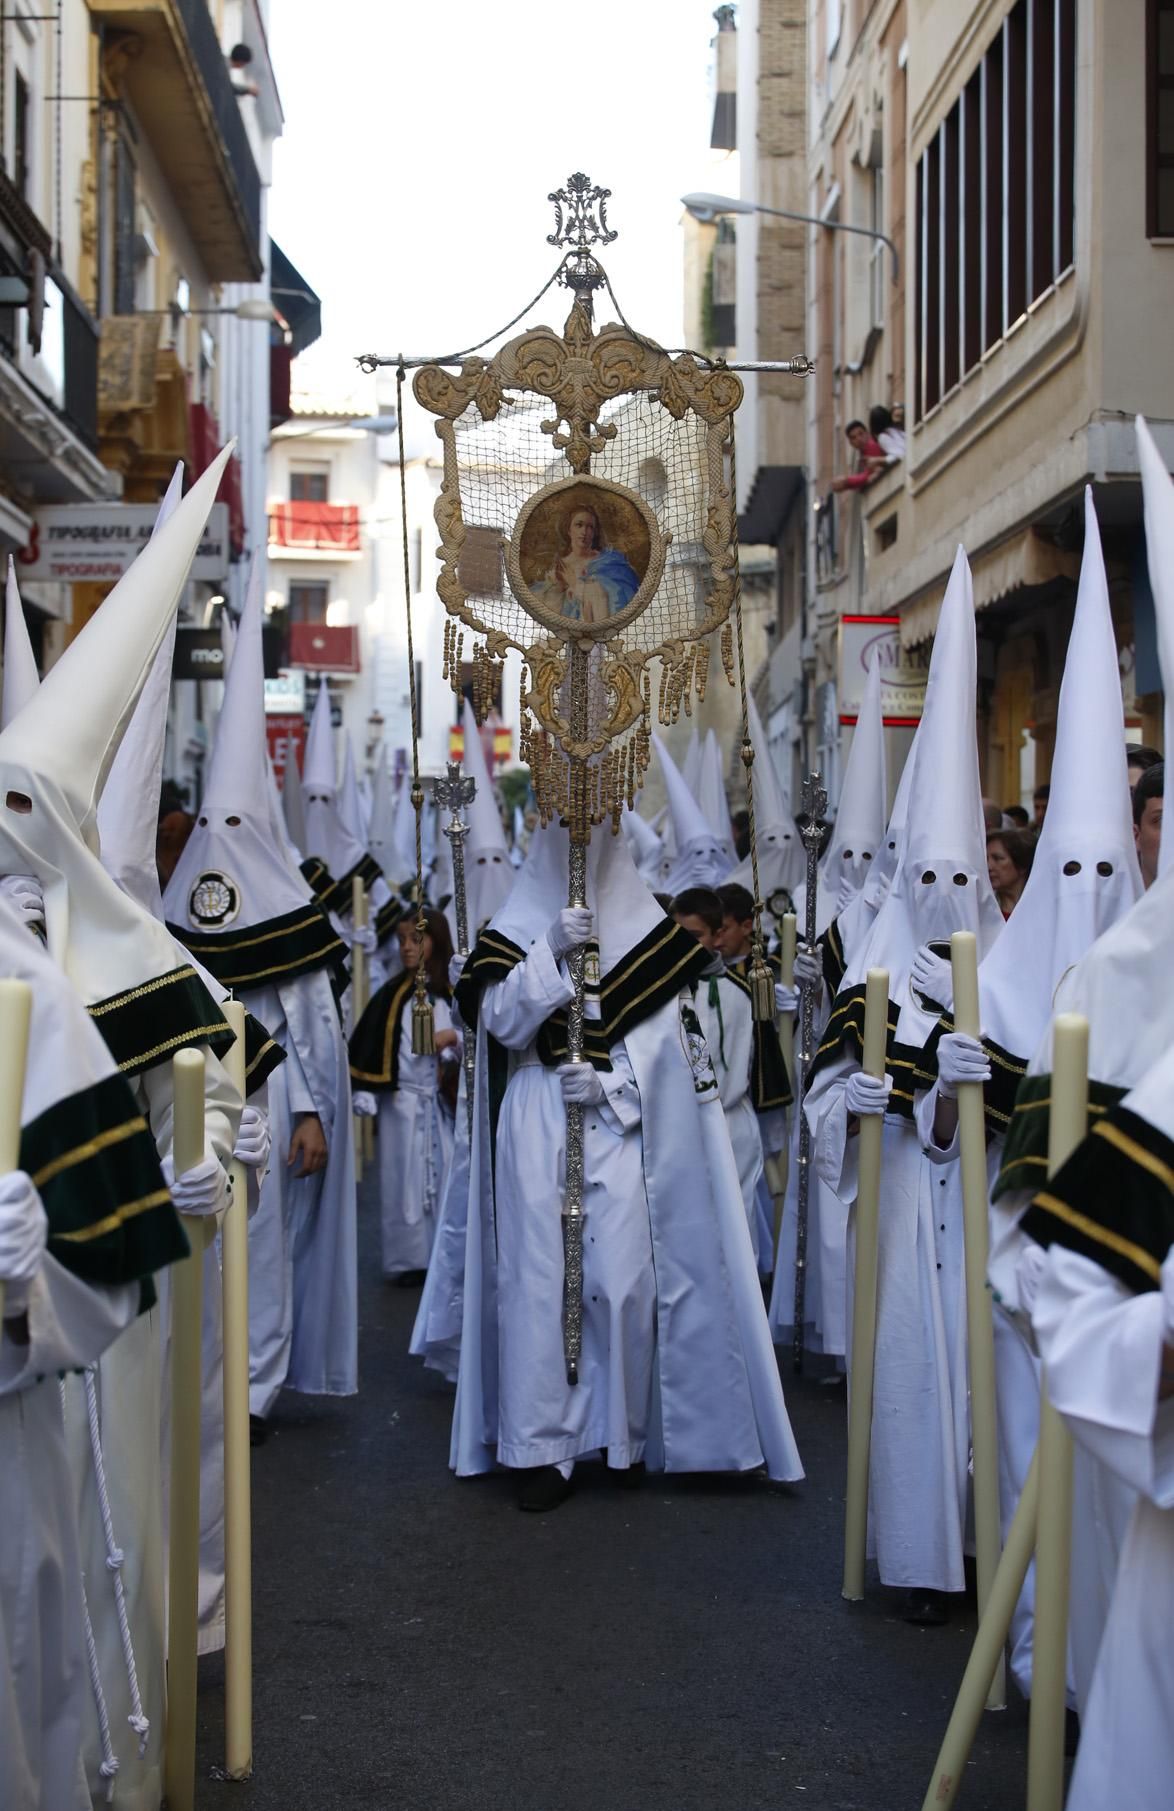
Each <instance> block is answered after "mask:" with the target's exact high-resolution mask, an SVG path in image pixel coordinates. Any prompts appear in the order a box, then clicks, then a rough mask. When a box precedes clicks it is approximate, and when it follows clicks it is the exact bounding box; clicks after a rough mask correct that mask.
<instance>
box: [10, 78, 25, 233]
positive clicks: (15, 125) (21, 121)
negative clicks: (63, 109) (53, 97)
mask: <svg viewBox="0 0 1174 1811" xmlns="http://www.w3.org/2000/svg"><path fill="white" fill-rule="evenodd" d="M12 139H13V149H12V179H13V182H14V183H15V185H16V188H17V192H18V193H19V194H21V195H23V196H24V198H25V200H26V201H27V200H28V194H29V85H28V83H27V82H26V81H25V79H24V77H23V76H22V75H21V73H20V71H19V69H18V70H17V71H16V75H15V78H14V82H13V90H12Z"/></svg>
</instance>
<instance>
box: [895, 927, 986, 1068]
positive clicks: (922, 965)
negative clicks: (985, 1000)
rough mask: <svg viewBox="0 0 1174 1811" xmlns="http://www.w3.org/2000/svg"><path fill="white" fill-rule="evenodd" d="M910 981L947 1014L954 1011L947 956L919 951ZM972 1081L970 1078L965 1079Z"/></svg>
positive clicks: (951, 975)
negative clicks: (943, 1008)
mask: <svg viewBox="0 0 1174 1811" xmlns="http://www.w3.org/2000/svg"><path fill="white" fill-rule="evenodd" d="M909 979H910V981H911V982H912V983H913V986H914V987H915V988H916V989H917V991H918V993H919V994H924V995H925V997H926V999H927V1000H932V1001H933V1002H934V1004H935V1005H936V1006H944V1007H945V1009H946V1011H947V1012H952V1011H953V1009H954V970H953V968H952V967H951V965H950V963H949V962H948V961H947V959H946V957H945V956H935V955H934V953H933V951H932V950H931V949H928V948H925V949H919V950H918V952H917V954H916V955H915V956H914V958H913V966H912V968H911V969H910V970H909ZM964 1079H965V1080H966V1081H970V1080H971V1079H972V1078H971V1077H970V1076H966V1077H964Z"/></svg>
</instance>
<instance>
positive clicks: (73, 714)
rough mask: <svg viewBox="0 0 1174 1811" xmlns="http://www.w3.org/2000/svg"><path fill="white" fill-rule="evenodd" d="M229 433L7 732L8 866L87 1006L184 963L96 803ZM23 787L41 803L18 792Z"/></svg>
mask: <svg viewBox="0 0 1174 1811" xmlns="http://www.w3.org/2000/svg"><path fill="white" fill-rule="evenodd" d="M231 452H232V444H231V443H230V444H229V446H227V447H226V448H225V449H224V451H223V452H222V453H221V454H220V455H219V457H218V458H217V459H215V460H214V461H213V463H212V464H211V465H210V466H209V468H208V470H207V471H206V472H205V473H204V474H203V475H202V477H200V478H199V479H198V480H197V482H196V483H195V484H194V485H193V487H192V489H191V491H190V492H189V493H188V495H187V496H186V497H185V498H184V499H183V501H182V502H181V503H180V505H179V507H178V508H177V509H176V511H175V514H174V515H173V516H172V518H171V520H170V521H169V522H168V523H166V524H165V526H164V527H163V528H161V529H160V530H159V532H158V533H157V534H156V535H155V536H154V538H153V539H152V540H151V541H150V542H148V544H147V546H146V547H145V548H144V549H143V551H142V553H140V554H139V556H138V558H137V559H136V560H135V562H134V564H133V565H132V566H131V567H130V569H129V571H127V572H126V573H125V574H124V575H123V577H122V578H121V579H120V580H119V582H118V584H117V585H116V586H115V587H114V590H113V591H112V592H111V593H110V595H109V597H107V598H106V600H105V602H104V603H103V605H102V607H101V609H100V610H98V611H96V612H95V614H94V615H93V616H92V617H91V619H90V621H89V622H88V623H87V624H86V625H85V628H84V629H83V630H82V631H81V633H80V634H79V635H78V636H77V637H76V639H75V640H74V641H73V642H71V643H70V645H69V647H68V648H66V650H65V652H64V653H63V654H62V656H61V658H60V660H58V661H57V663H56V664H55V665H54V666H53V667H52V668H50V670H49V672H48V673H47V674H46V675H45V678H44V680H43V681H42V683H41V687H40V690H39V691H38V692H37V694H36V696H35V697H34V698H32V699H31V700H30V701H29V703H28V704H27V705H26V706H25V708H24V710H22V711H21V713H20V715H19V717H17V718H16V719H15V720H14V721H13V722H12V723H11V724H9V726H8V727H7V729H5V730H4V731H3V732H0V873H5V874H32V875H35V876H36V877H37V878H38V879H39V880H40V882H41V886H42V889H43V892H44V896H45V918H46V928H47V936H48V947H49V953H50V955H52V956H53V958H54V960H55V961H57V962H58V963H59V965H60V966H61V967H62V968H64V969H65V971H66V973H67V974H68V975H69V977H70V979H71V980H72V981H73V983H74V985H75V987H76V988H77V989H78V992H79V993H80V994H81V996H82V999H83V1000H85V1001H86V1003H87V1004H93V1003H94V1002H96V1001H99V1000H105V999H109V998H111V997H112V996H114V995H116V994H120V993H122V992H124V991H127V990H129V989H131V988H133V987H135V986H138V985H140V984H142V983H144V982H145V981H147V980H149V979H153V978H156V977H158V976H161V975H162V974H164V973H166V972H168V971H171V970H174V969H175V968H176V967H177V966H178V964H179V953H178V951H177V949H176V946H175V943H174V941H173V939H172V938H171V937H170V936H169V934H168V933H167V931H166V929H165V928H164V926H163V925H161V924H159V923H157V921H156V920H155V919H153V918H152V917H151V915H150V913H149V912H147V911H146V910H145V909H144V908H143V907H142V906H140V905H139V904H137V903H136V902H135V901H133V900H131V899H130V898H129V897H128V896H127V895H126V894H124V893H122V892H121V891H120V890H119V888H118V887H117V886H116V885H115V883H114V882H113V881H112V880H111V879H110V877H109V875H108V874H107V873H106V872H105V870H104V869H103V867H102V864H101V862H100V861H99V860H98V856H97V849H98V832H97V822H96V813H97V802H98V798H99V797H100V795H101V792H102V788H103V785H104V784H105V781H106V777H107V775H108V774H109V771H110V768H111V765H112V763H113V761H114V757H115V755H116V754H117V752H118V747H119V744H120V742H121V740H122V737H123V734H124V733H125V730H126V727H127V725H128V723H129V722H130V720H131V717H132V716H133V714H134V710H135V706H136V704H137V703H138V699H139V694H140V692H141V691H142V688H143V685H144V684H145V682H146V679H147V675H148V674H149V672H150V670H151V667H152V665H153V663H154V660H155V655H156V653H157V651H158V648H159V644H160V642H161V641H162V639H163V636H164V634H165V632H166V630H167V629H168V627H169V625H170V623H171V620H172V618H173V616H174V614H175V611H176V609H177V607H178V604H179V600H180V597H181V595H182V593H183V589H184V586H185V585H186V583H187V579H188V574H189V572H190V570H191V563H192V560H193V558H194V557H195V553H196V550H197V548H198V547H199V544H200V538H201V536H202V534H203V532H204V528H205V525H206V523H207V520H208V514H209V511H210V510H211V507H212V503H213V501H214V499H215V496H216V492H217V489H218V487H219V484H220V480H221V477H222V475H223V472H224V467H225V465H226V463H227V461H228V458H229V456H230V454H231ZM10 795H17V796H19V795H24V796H25V797H26V798H27V799H28V800H29V801H30V804H31V809H30V810H27V811H26V810H23V809H19V808H17V807H15V806H13V805H10V804H9V803H8V802H7V801H8V798H9V796H10Z"/></svg>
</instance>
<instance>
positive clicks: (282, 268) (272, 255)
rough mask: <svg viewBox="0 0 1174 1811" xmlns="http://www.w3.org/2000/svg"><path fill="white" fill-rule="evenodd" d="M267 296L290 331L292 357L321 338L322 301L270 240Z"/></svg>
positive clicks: (275, 242) (278, 246)
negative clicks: (268, 295) (270, 298)
mask: <svg viewBox="0 0 1174 1811" xmlns="http://www.w3.org/2000/svg"><path fill="white" fill-rule="evenodd" d="M269 294H270V296H271V297H272V300H273V306H274V307H275V308H276V309H277V312H278V313H279V314H280V316H281V318H282V320H283V321H284V322H285V324H286V326H287V327H288V328H289V331H290V351H291V352H292V353H293V354H294V355H295V357H296V355H297V354H298V353H299V352H304V351H305V350H306V347H307V346H312V345H313V344H314V341H315V340H316V339H320V338H321V337H322V302H321V300H320V298H319V297H318V296H317V295H316V294H315V292H314V290H312V289H311V288H310V285H309V284H308V283H307V281H306V279H305V277H303V275H302V273H301V271H300V270H299V269H298V268H297V266H296V265H295V264H291V263H290V261H289V259H288V258H287V257H286V255H285V253H284V252H283V251H282V249H281V247H280V245H278V243H277V241H276V239H270V241H269Z"/></svg>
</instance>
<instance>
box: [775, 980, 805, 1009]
mask: <svg viewBox="0 0 1174 1811" xmlns="http://www.w3.org/2000/svg"><path fill="white" fill-rule="evenodd" d="M798 1007H799V989H798V988H797V987H788V986H787V985H786V983H785V982H783V981H776V982H775V1011H776V1012H796V1011H797V1010H798Z"/></svg>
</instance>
